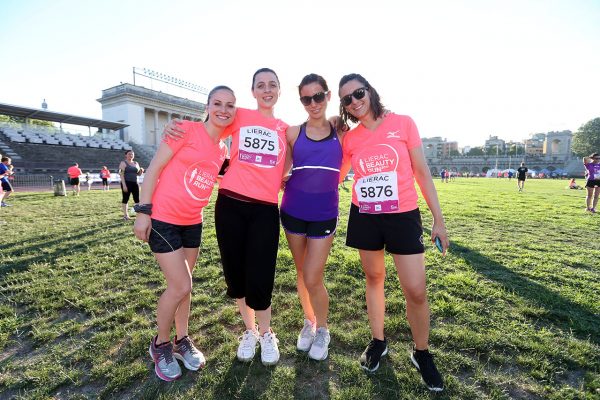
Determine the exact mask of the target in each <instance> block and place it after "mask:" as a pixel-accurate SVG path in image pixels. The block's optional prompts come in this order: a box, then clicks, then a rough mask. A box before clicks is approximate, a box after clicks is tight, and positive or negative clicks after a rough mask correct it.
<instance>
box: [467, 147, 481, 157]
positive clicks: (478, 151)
mask: <svg viewBox="0 0 600 400" xmlns="http://www.w3.org/2000/svg"><path fill="white" fill-rule="evenodd" d="M484 154H485V152H484V151H483V149H482V148H481V147H472V148H471V149H469V152H468V153H467V155H468V156H482V155H484Z"/></svg>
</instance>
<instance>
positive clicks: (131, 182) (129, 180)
mask: <svg viewBox="0 0 600 400" xmlns="http://www.w3.org/2000/svg"><path fill="white" fill-rule="evenodd" d="M134 157H135V153H134V152H133V150H127V151H126V152H125V159H124V160H123V161H121V163H120V164H119V175H120V176H121V191H122V192H123V201H122V202H121V203H122V209H123V219H124V220H125V221H128V220H129V211H128V210H127V203H128V202H129V195H132V196H133V203H134V207H135V205H137V204H138V203H139V202H140V185H139V184H138V179H137V178H138V176H140V175H141V174H143V173H144V168H142V167H140V164H138V162H137V161H133V158H134Z"/></svg>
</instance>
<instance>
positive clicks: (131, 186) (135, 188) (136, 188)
mask: <svg viewBox="0 0 600 400" xmlns="http://www.w3.org/2000/svg"><path fill="white" fill-rule="evenodd" d="M123 184H125V186H126V187H127V192H125V191H124V190H123ZM121 192H122V194H123V200H121V203H123V204H127V203H128V202H129V196H130V195H131V196H133V202H134V203H135V204H138V203H139V202H140V185H138V183H137V182H131V181H125V182H124V183H123V182H121Z"/></svg>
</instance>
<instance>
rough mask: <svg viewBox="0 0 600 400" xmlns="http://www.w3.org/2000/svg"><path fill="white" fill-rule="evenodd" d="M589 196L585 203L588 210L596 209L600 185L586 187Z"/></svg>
mask: <svg viewBox="0 0 600 400" xmlns="http://www.w3.org/2000/svg"><path fill="white" fill-rule="evenodd" d="M586 190H587V197H586V198H585V204H586V206H587V209H588V210H595V209H596V206H597V205H598V197H600V187H597V188H590V187H586Z"/></svg>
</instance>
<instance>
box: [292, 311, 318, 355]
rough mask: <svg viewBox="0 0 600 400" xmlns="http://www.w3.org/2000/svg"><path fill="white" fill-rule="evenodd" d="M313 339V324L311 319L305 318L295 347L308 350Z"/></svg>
mask: <svg viewBox="0 0 600 400" xmlns="http://www.w3.org/2000/svg"><path fill="white" fill-rule="evenodd" d="M313 340H315V326H314V325H313V323H312V322H311V321H309V320H307V319H305V320H304V327H302V330H301V331H300V334H299V335H298V340H297V341H296V348H297V349H298V350H300V351H309V350H310V346H311V345H312V343H313Z"/></svg>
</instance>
